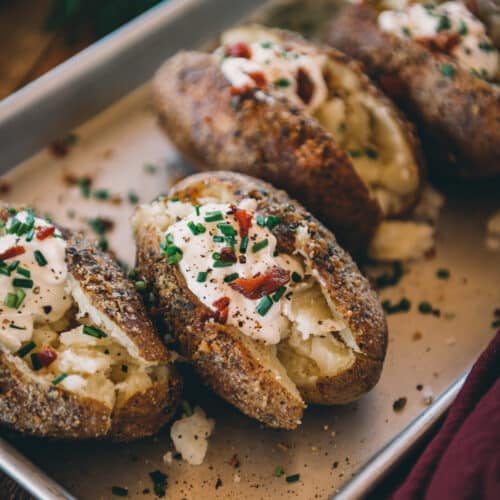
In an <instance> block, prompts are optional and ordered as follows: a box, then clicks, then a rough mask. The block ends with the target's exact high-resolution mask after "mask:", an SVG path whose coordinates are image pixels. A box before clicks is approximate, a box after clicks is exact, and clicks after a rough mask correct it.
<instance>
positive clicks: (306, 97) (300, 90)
mask: <svg viewBox="0 0 500 500" xmlns="http://www.w3.org/2000/svg"><path fill="white" fill-rule="evenodd" d="M313 93H314V83H313V81H312V80H311V78H310V77H309V75H308V74H307V71H305V70H303V69H302V68H299V71H298V73H297V95H298V96H299V97H300V98H301V99H302V102H303V103H304V104H309V103H310V102H311V99H312V96H313Z"/></svg>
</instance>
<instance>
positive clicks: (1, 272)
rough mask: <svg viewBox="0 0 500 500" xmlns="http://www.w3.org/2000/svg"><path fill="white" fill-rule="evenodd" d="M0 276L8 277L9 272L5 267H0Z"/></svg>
mask: <svg viewBox="0 0 500 500" xmlns="http://www.w3.org/2000/svg"><path fill="white" fill-rule="evenodd" d="M0 274H4V275H5V276H10V271H9V269H8V268H7V267H5V266H1V267H0Z"/></svg>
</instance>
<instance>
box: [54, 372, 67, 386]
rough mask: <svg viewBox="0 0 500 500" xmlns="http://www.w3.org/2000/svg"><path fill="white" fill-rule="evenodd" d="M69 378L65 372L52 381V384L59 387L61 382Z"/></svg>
mask: <svg viewBox="0 0 500 500" xmlns="http://www.w3.org/2000/svg"><path fill="white" fill-rule="evenodd" d="M67 376H68V374H67V373H66V372H63V373H61V375H58V376H57V377H56V378H55V379H54V380H52V382H51V384H52V385H57V384H59V383H60V382H62V381H63V380H64V379H65V378H66V377H67Z"/></svg>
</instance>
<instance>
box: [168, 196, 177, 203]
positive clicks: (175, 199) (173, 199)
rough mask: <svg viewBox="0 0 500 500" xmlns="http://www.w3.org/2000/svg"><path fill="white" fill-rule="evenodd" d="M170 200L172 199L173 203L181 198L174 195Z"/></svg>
mask: <svg viewBox="0 0 500 500" xmlns="http://www.w3.org/2000/svg"><path fill="white" fill-rule="evenodd" d="M168 201H171V202H172V203H177V202H178V201H179V198H178V197H177V196H174V197H173V198H170V200H168Z"/></svg>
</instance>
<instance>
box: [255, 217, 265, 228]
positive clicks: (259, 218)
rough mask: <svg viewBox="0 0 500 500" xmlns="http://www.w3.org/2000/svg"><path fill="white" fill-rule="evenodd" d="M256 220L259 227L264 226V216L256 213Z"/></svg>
mask: <svg viewBox="0 0 500 500" xmlns="http://www.w3.org/2000/svg"><path fill="white" fill-rule="evenodd" d="M255 219H256V221H257V225H258V226H260V227H264V226H265V225H266V218H265V217H264V216H263V215H260V214H259V215H257V217H256V218H255Z"/></svg>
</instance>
